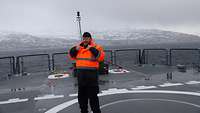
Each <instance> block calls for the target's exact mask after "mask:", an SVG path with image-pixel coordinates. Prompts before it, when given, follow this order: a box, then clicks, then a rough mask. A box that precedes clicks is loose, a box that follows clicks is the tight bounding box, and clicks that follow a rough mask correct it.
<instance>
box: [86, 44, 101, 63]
mask: <svg viewBox="0 0 200 113" xmlns="http://www.w3.org/2000/svg"><path fill="white" fill-rule="evenodd" d="M89 50H90V51H91V53H92V54H93V55H94V57H95V58H96V59H97V60H98V61H100V62H101V61H103V60H104V57H105V53H104V51H103V48H102V47H100V46H98V48H95V47H90V48H89Z"/></svg>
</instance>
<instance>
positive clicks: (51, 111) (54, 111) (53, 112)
mask: <svg viewBox="0 0 200 113" xmlns="http://www.w3.org/2000/svg"><path fill="white" fill-rule="evenodd" d="M131 93H133V94H138V93H147V94H150V93H153V94H179V95H191V96H198V97H200V93H197V92H186V91H170V90H127V91H124V92H122V91H119V92H117V91H114V92H104V93H100V94H99V95H98V96H106V95H114V94H131ZM77 102H78V99H73V100H70V101H67V102H64V103H62V104H60V105H57V106H55V107H53V108H51V109H49V110H48V111H46V112H45V113H57V112H59V111H61V110H63V109H65V108H67V107H70V106H71V105H73V104H76V103H77Z"/></svg>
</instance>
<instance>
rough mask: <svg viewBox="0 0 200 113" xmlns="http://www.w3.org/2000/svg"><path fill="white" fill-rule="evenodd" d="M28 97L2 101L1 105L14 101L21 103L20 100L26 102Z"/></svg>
mask: <svg viewBox="0 0 200 113" xmlns="http://www.w3.org/2000/svg"><path fill="white" fill-rule="evenodd" d="M26 101H28V99H19V98H14V99H9V100H7V101H0V105H3V104H12V103H19V102H26Z"/></svg>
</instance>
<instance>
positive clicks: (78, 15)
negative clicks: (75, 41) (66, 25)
mask: <svg viewBox="0 0 200 113" xmlns="http://www.w3.org/2000/svg"><path fill="white" fill-rule="evenodd" d="M76 18H77V22H78V27H79V34H80V39H81V40H82V31H81V16H80V12H79V11H78V12H77V17H76Z"/></svg>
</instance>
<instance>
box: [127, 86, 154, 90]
mask: <svg viewBox="0 0 200 113" xmlns="http://www.w3.org/2000/svg"><path fill="white" fill-rule="evenodd" d="M153 88H157V87H156V86H136V87H135V88H131V89H132V90H141V89H153Z"/></svg>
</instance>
